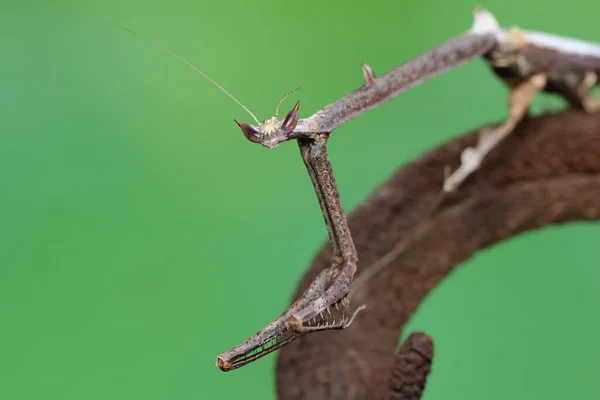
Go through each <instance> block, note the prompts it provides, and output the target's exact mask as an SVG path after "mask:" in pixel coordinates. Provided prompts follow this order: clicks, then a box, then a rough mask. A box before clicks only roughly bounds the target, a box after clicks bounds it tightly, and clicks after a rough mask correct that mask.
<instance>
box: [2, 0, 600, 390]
mask: <svg viewBox="0 0 600 400" xmlns="http://www.w3.org/2000/svg"><path fill="white" fill-rule="evenodd" d="M472 6H473V4H472V3H471V2H469V1H387V2H386V1H379V0H374V1H370V2H368V3H365V2H363V1H329V2H324V1H315V0H308V1H303V2H283V1H276V0H263V1H256V2H248V1H244V0H237V1H226V0H222V1H210V2H209V1H191V0H170V1H158V0H153V1H129V0H125V1H87V2H74V1H52V2H49V1H47V2H43V1H27V2H25V1H20V0H19V1H17V0H3V1H2V3H1V4H0V49H1V50H2V55H1V60H0V266H1V267H0V268H1V269H0V399H2V400H23V399H61V400H71V399H78V400H79V399H144V400H154V399H235V398H248V399H274V398H275V395H274V373H273V372H274V371H273V369H274V361H275V356H274V355H270V356H268V357H266V358H265V359H262V360H260V361H258V362H256V363H254V364H251V365H249V366H248V367H245V368H242V369H240V370H237V371H235V372H232V373H228V374H224V373H222V372H220V371H219V370H218V368H217V367H215V365H214V363H215V360H216V355H217V354H218V353H221V352H223V351H225V350H228V349H229V348H230V347H232V346H233V345H235V344H237V343H238V342H240V341H241V340H243V339H246V338H247V337H248V336H249V335H251V334H252V333H254V332H256V331H257V330H258V329H260V328H261V327H262V326H263V325H264V324H265V323H267V322H269V321H270V320H271V319H273V318H274V317H275V316H277V315H278V314H279V313H280V312H281V311H282V310H283V309H284V308H285V307H286V305H287V303H288V301H289V298H290V296H291V293H292V292H293V290H294V288H295V285H296V283H297V281H298V279H299V278H300V276H301V275H302V273H303V270H304V269H305V268H306V267H307V265H308V264H309V263H310V261H311V259H312V257H313V255H314V253H315V252H316V251H317V249H318V248H319V247H320V246H321V245H322V243H323V242H324V240H325V239H326V232H325V227H324V224H323V219H322V217H321V215H320V213H319V209H318V205H317V201H316V198H315V195H314V193H313V191H312V187H311V184H310V181H309V179H308V176H307V173H306V171H305V170H304V166H303V164H302V162H301V161H300V157H299V155H298V149H297V147H296V146H295V145H294V144H284V145H282V146H280V147H279V148H277V149H276V150H273V151H267V149H265V148H262V147H260V146H257V145H253V144H251V143H250V142H248V141H246V140H245V139H244V138H243V136H242V135H241V133H240V131H239V129H238V128H237V126H236V125H235V124H234V122H233V118H237V119H241V120H243V121H247V122H251V119H250V117H248V115H246V114H245V113H244V111H243V110H242V109H240V108H239V106H238V105H236V104H235V103H234V102H233V101H231V100H230V99H228V98H227V97H226V96H225V95H224V94H223V93H221V92H220V91H219V90H217V89H216V88H215V87H214V86H212V85H211V84H209V83H208V82H207V81H206V80H205V79H204V78H203V77H202V76H200V75H199V74H197V73H195V72H194V71H192V70H191V69H190V68H188V67H186V66H185V65H184V64H183V63H181V62H179V61H177V60H176V59H174V58H173V57H171V56H169V55H168V54H166V53H165V52H162V51H160V50H159V49H157V48H156V47H153V46H151V45H149V44H148V43H146V42H144V41H143V40H140V39H139V38H136V37H134V36H132V35H129V34H127V33H125V32H123V31H120V30H118V29H115V28H113V27H111V26H108V25H106V24H104V23H103V21H105V20H109V21H112V22H115V23H119V24H122V25H125V26H127V27H129V28H131V29H133V30H137V31H139V32H143V33H146V34H148V35H150V36H152V37H154V38H156V39H157V40H159V41H161V42H163V43H164V44H165V45H167V46H168V47H170V48H172V49H173V50H174V51H176V52H178V53H179V54H181V55H182V56H184V57H186V58H188V59H190V60H191V61H192V62H194V63H196V64H197V65H198V66H200V67H201V68H203V69H204V70H205V71H206V72H207V73H208V74H210V75H211V76H212V77H213V78H214V79H216V80H217V81H218V82H220V83H221V84H222V85H224V86H225V87H226V88H228V89H229V90H230V91H231V92H233V93H234V94H235V95H236V96H238V98H239V99H240V100H241V101H242V102H244V103H245V104H246V105H248V106H249V107H250V108H251V109H252V110H253V112H254V113H256V114H257V115H258V116H259V117H260V118H261V119H262V118H266V117H269V116H271V115H272V114H273V111H274V108H275V105H276V102H277V100H278V99H279V98H280V97H281V96H282V95H283V94H284V93H285V92H287V91H288V90H290V89H292V88H294V87H296V86H297V85H302V90H300V91H299V92H298V93H297V94H294V96H293V97H292V99H290V100H288V101H287V102H286V103H284V106H283V109H284V110H285V111H287V110H288V109H290V108H291V106H292V105H293V103H294V101H295V100H296V99H301V101H302V106H301V108H300V111H301V116H302V117H306V116H309V115H310V114H312V113H313V112H314V111H316V110H317V109H318V108H320V107H322V106H324V105H326V104H328V103H329V102H331V101H333V100H335V99H336V98H338V97H340V96H341V95H343V94H345V93H347V92H348V91H350V90H353V89H355V88H357V87H358V86H360V85H361V84H362V82H361V80H362V73H361V71H360V67H359V63H360V62H366V63H368V64H369V65H371V66H372V67H373V68H374V69H375V71H376V72H377V73H380V74H381V73H384V72H386V71H388V70H389V69H391V68H393V67H394V66H396V65H398V64H399V63H401V62H403V61H405V60H408V59H409V58H411V57H412V56H415V55H417V54H419V53H420V52H423V51H425V50H427V49H429V48H431V47H433V46H435V45H437V44H438V43H439V42H441V41H443V40H446V39H448V38H449V37H451V36H454V35H456V34H458V33H459V32H461V31H463V30H465V29H467V28H468V27H469V26H470V24H471V10H472ZM484 6H486V7H487V8H489V9H490V10H491V11H493V12H494V13H495V14H496V16H497V17H498V19H499V20H500V21H501V23H502V24H503V25H513V24H518V25H521V26H524V27H526V28H529V29H538V30H546V31H552V32H554V33H558V34H564V35H571V36H575V37H580V38H584V39H589V40H594V39H595V40H599V39H600V33H599V31H598V24H597V15H598V11H600V3H598V2H596V3H592V2H590V1H589V0H572V1H570V2H568V3H565V2H559V1H543V0H535V1H528V2H523V1H517V0H502V1H500V0H489V1H487V2H486V3H485V4H484ZM547 101H549V100H544V99H541V100H539V101H538V102H537V106H538V108H539V106H543V105H544V104H545V102H547ZM505 102H506V90H505V88H504V87H503V86H502V85H501V84H500V83H499V82H498V81H497V80H495V78H494V77H493V76H492V74H491V73H490V72H489V71H488V69H487V68H486V67H485V66H484V64H483V62H481V61H479V60H477V61H475V62H473V63H470V64H469V65H467V66H464V67H461V68H460V69H458V70H455V71H452V72H450V73H448V74H446V75H443V76H441V77H439V78H437V79H435V80H433V81H430V82H427V83H426V84H423V85H421V86H419V87H417V88H415V89H413V90H411V91H409V92H407V93H405V94H403V95H402V96H400V97H398V98H397V99H395V100H393V101H391V102H389V103H388V104H385V105H384V106H382V107H380V108H378V109H376V110H373V111H371V112H369V113H367V114H365V115H363V116H361V117H360V118H358V119H355V120H353V121H351V122H350V123H348V124H345V125H344V126H343V127H341V128H339V129H338V130H337V131H336V132H335V135H334V137H333V139H332V141H331V142H330V146H329V147H330V153H331V158H332V162H333V165H334V168H335V170H336V175H337V178H338V180H339V186H340V191H341V195H342V197H343V202H344V205H345V206H346V208H347V210H351V209H352V208H353V207H355V206H356V205H357V204H358V203H360V202H361V201H362V200H363V199H364V198H365V197H366V196H367V195H368V194H369V193H370V192H371V191H372V190H373V189H374V188H375V187H376V186H377V185H378V184H379V183H380V182H381V181H383V180H384V179H385V178H386V177H388V176H389V175H390V174H391V173H392V172H393V171H394V170H395V168H396V167H398V166H399V165H401V164H402V163H404V162H407V161H409V160H411V159H413V158H415V157H417V156H418V155H419V154H421V153H422V152H423V151H424V150H426V149H427V148H430V147H431V146H434V145H436V144H439V143H441V142H443V141H445V140H448V139H449V138H451V137H453V136H456V135H458V134H460V133H462V132H465V131H466V130H469V129H472V128H475V127H477V126H480V125H482V124H485V123H488V122H491V121H496V120H499V119H501V118H502V117H503V116H504V115H505V114H506V110H505ZM552 104H559V103H556V102H554V103H552ZM365 135H366V136H367V137H369V138H373V137H377V138H378V140H377V141H371V140H368V141H366V140H364V138H365ZM599 234H600V226H599V225H595V224H591V223H590V224H584V223H581V224H571V225H569V226H562V227H553V228H549V229H544V230H542V231H537V232H533V233H529V234H524V235H522V236H519V237H518V238H515V239H513V240H510V241H508V242H506V243H503V244H502V245H499V246H496V247H494V248H492V249H490V250H488V251H485V252H483V253H481V254H478V255H477V256H476V257H474V258H473V259H472V260H470V261H469V262H468V263H466V265H465V266H464V267H463V268H461V269H459V270H458V271H457V272H456V273H455V274H453V275H452V276H451V277H450V278H449V279H448V280H446V281H445V282H443V284H442V285H441V286H440V287H439V288H438V289H437V290H436V291H435V292H434V293H433V294H432V295H431V296H430V297H429V298H428V299H427V300H426V302H425V303H424V305H423V307H421V309H420V310H419V312H418V314H417V315H416V316H415V318H414V319H413V321H412V322H411V324H410V326H409V327H408V328H409V329H424V330H426V331H427V332H430V333H431V334H432V335H433V336H434V338H435V339H436V343H437V348H436V353H437V358H436V361H435V365H434V372H433V374H432V375H431V378H430V383H429V385H428V388H427V391H426V396H425V398H426V399H508V398H510V399H515V400H516V399H566V398H578V399H591V398H597V396H598V395H597V393H598V389H599V386H600V385H599V384H598V378H597V374H598V370H599V367H600V361H599V360H600V346H597V345H596V338H597V337H598V335H600V322H598V318H597V315H598V311H597V310H598V308H600V296H598V292H599V290H598V289H599V287H600V270H599V269H598V268H597V265H598V257H600V248H599V247H598V245H597V240H598V237H599Z"/></svg>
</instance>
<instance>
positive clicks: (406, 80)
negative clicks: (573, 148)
mask: <svg viewBox="0 0 600 400" xmlns="http://www.w3.org/2000/svg"><path fill="white" fill-rule="evenodd" d="M113 25H114V24H113ZM116 26H118V25H116ZM118 27H120V26H118ZM120 28H122V29H125V30H127V31H129V32H130V33H132V34H135V35H138V34H137V33H135V32H133V31H130V30H129V29H126V28H123V27H120ZM138 36H142V35H138ZM144 38H145V39H147V40H149V41H150V42H151V43H152V44H153V45H156V46H158V47H160V48H162V49H163V50H165V51H167V52H169V53H170V54H171V55H173V56H175V57H177V58H178V59H180V60H181V61H183V62H185V63H186V64H188V65H189V66H190V67H191V68H193V69H195V70H196V71H197V72H199V73H200V74H202V75H203V76H204V77H205V78H207V79H208V80H209V81H211V82H212V83H213V84H215V85H216V86H217V87H218V88H219V89H221V90H222V91H223V92H225V93H226V94H227V95H228V96H229V97H231V98H232V99H233V100H234V101H236V102H237V103H238V104H239V105H240V106H241V107H242V108H243V109H244V110H245V111H246V112H248V114H249V115H250V116H251V117H252V118H253V120H254V124H249V123H245V122H240V121H238V120H236V121H235V122H236V123H237V125H238V127H239V128H240V130H241V131H242V133H243V135H244V137H245V138H246V139H248V140H249V141H250V142H252V143H256V144H260V145H262V146H264V147H267V148H269V149H273V148H275V147H277V146H278V145H280V144H282V143H284V142H287V141H291V140H296V142H297V143H298V146H299V150H300V154H301V157H302V159H303V161H304V164H305V166H306V169H307V171H308V173H309V176H310V179H311V181H312V184H313V186H314V190H315V193H316V195H317V198H318V201H319V204H320V207H321V211H322V214H323V216H324V220H325V224H326V227H327V231H328V235H329V242H330V244H331V246H332V248H333V256H332V259H331V266H330V267H329V268H326V269H324V270H323V271H322V272H321V273H320V274H319V275H318V276H317V277H316V278H315V280H314V281H313V282H312V284H311V285H310V287H309V288H308V289H307V290H306V292H305V293H304V294H303V295H302V296H300V297H299V298H298V299H297V300H296V301H295V302H294V303H293V304H292V305H290V306H289V307H288V308H287V309H286V310H285V311H284V312H283V313H282V314H281V315H280V316H279V317H277V318H276V319H275V320H273V321H272V322H271V323H269V324H268V325H267V326H266V327H264V328H263V329H261V330H260V331H259V332H258V333H256V334H255V335H253V336H251V337H250V338H249V339H247V340H246V341H244V342H243V343H241V344H239V345H237V346H235V347H234V348H232V349H231V350H229V351H226V352H224V353H222V354H220V355H218V356H217V362H216V365H217V366H218V367H219V368H220V369H221V370H222V371H231V370H234V369H237V368H240V367H242V366H244V365H247V364H249V363H251V362H253V361H255V360H257V359H259V358H261V357H263V356H265V355H267V354H269V353H271V352H273V351H275V350H277V349H279V348H281V347H282V346H285V345H286V344H288V343H289V342H291V341H293V340H294V339H297V338H298V337H300V336H302V335H306V334H310V333H312V332H318V331H325V330H340V329H347V328H349V327H350V325H351V324H352V322H353V321H354V319H355V318H357V317H358V314H359V313H360V312H361V311H363V310H365V308H366V307H367V305H365V304H362V305H360V306H358V307H357V308H356V309H355V310H354V311H353V312H352V314H350V316H349V317H344V316H343V314H341V315H340V313H339V312H336V311H334V309H336V310H339V309H341V310H343V309H346V308H349V307H350V294H351V291H352V289H353V288H354V287H355V280H354V277H355V274H356V272H357V270H358V261H359V258H358V256H359V255H358V254H357V252H356V249H355V246H354V243H353V240H352V234H351V232H350V229H349V227H348V223H347V221H346V214H345V212H344V209H343V206H342V203H341V200H340V196H339V193H338V188H337V184H336V180H335V177H334V174H333V169H332V166H331V163H330V160H329V156H328V153H327V142H328V140H329V138H330V135H331V133H332V132H333V131H334V130H335V129H336V128H337V127H339V126H340V125H342V124H344V123H346V122H348V121H349V120H351V119H353V118H355V117H357V116H359V115H361V114H363V113H365V112H366V111H368V110H371V109H373V108H375V107H378V106H380V105H381V104H383V103H385V102H387V101H389V100H391V99H393V98H394V97H396V96H398V95H399V94H401V93H403V92H405V91H407V90H408V89H410V88H412V87H414V86H416V85H418V84H420V83H423V82H425V81H426V80H429V79H432V78H434V77H436V76H438V75H440V74H442V73H445V72H448V71H450V70H452V69H454V68H456V67H459V66H461V65H463V64H465V63H467V62H469V61H471V60H473V59H476V58H483V59H484V60H485V61H486V63H487V64H488V66H489V67H490V69H491V70H492V72H493V73H494V74H495V75H496V76H497V77H498V78H499V79H501V80H502V82H504V84H505V85H506V86H507V87H508V88H509V96H508V115H507V117H506V119H505V121H504V122H503V123H502V124H500V125H499V126H497V127H496V128H495V129H493V130H491V131H486V132H482V133H481V134H480V136H479V141H478V143H477V145H476V146H474V147H468V148H466V149H465V150H464V151H463V152H462V155H461V160H460V161H461V163H460V166H459V167H458V168H457V169H456V170H454V171H446V177H445V179H444V184H443V187H441V188H440V201H442V200H443V199H444V196H445V195H446V194H449V193H452V192H455V191H457V190H458V189H459V188H460V185H461V184H462V183H463V182H464V181H465V180H466V179H468V177H469V176H470V175H471V174H473V172H474V171H476V170H477V169H478V168H479V167H480V166H481V164H482V161H483V160H484V159H485V157H486V155H487V154H489V153H490V152H491V151H492V150H493V149H494V148H495V147H496V146H497V145H498V143H500V142H501V141H502V140H503V139H504V138H505V137H507V135H509V134H510V133H511V132H512V131H513V130H514V128H515V127H516V126H517V124H518V123H519V122H520V121H521V120H522V119H523V118H524V117H525V116H526V115H527V112H528V110H529V106H530V104H531V102H532V100H533V98H534V97H535V96H536V94H538V93H540V92H549V93H554V94H557V95H559V96H561V97H563V98H564V99H565V100H567V102H568V103H569V104H570V105H571V106H572V107H576V108H579V109H581V110H583V111H585V112H588V113H593V112H597V111H600V102H599V101H598V100H597V99H596V98H595V97H594V96H593V94H592V89H593V88H594V87H595V86H596V85H597V84H598V75H599V74H600V44H594V43H590V42H585V41H582V40H578V39H572V38H566V37H562V36H557V35H553V34H549V33H544V32H537V31H530V30H524V29H520V28H518V27H511V28H502V27H501V26H500V24H499V23H498V21H497V19H496V18H495V16H494V15H493V14H492V13H491V12H490V11H488V10H485V9H483V8H481V7H476V8H475V10H474V20H473V24H472V26H471V27H470V29H468V30H467V31H465V32H463V33H462V34H460V35H458V36H456V37H454V38H452V39H450V40H448V41H446V42H444V43H442V44H441V45H439V46H437V47H435V48H433V49H431V50H429V51H427V52H424V53H422V54H420V55H418V56H416V57H414V58H413V59H411V60H409V61H407V62H405V63H403V64H401V65H400V66H398V67H396V68H395V69H393V70H391V71H389V72H388V73H386V74H384V75H381V76H377V75H376V74H375V72H374V71H373V69H372V68H371V67H370V66H368V65H366V64H361V67H362V72H363V77H364V84H363V85H362V86H361V87H359V88H358V89H356V90H354V91H352V92H350V93H348V94H347V95H345V96H343V97H341V98H340V99H339V100H337V101H335V102H333V103H331V104H329V105H327V106H325V107H323V108H322V109H320V110H319V111H317V112H316V113H314V114H313V115H311V116H310V117H308V118H304V119H301V118H299V110H300V102H296V103H295V105H294V107H293V108H292V109H291V110H290V111H288V112H287V114H286V115H285V117H283V119H281V120H280V119H279V108H280V106H281V104H282V102H283V101H284V100H285V99H287V98H288V97H289V96H290V95H291V94H292V93H294V92H295V90H293V91H291V92H289V93H287V94H286V95H285V96H283V98H282V99H281V100H280V101H279V103H278V104H277V106H276V112H275V115H274V116H273V117H271V118H267V119H264V120H263V121H262V122H261V121H260V120H259V119H258V118H257V117H256V116H255V115H254V114H253V113H252V112H251V111H250V110H249V109H248V108H247V107H246V106H244V105H243V104H242V103H240V102H239V101H238V100H237V99H236V98H235V97H234V96H233V95H231V94H230V93H229V92H228V91H226V90H225V89H224V88H223V87H222V86H220V85H219V84H218V83H216V82H215V81H214V80H212V79H211V78H210V77H209V76H208V75H206V74H205V73H204V72H202V71H201V70H200V69H198V68H197V67H195V66H194V65H192V64H191V63H190V62H188V61H186V60H185V59H183V58H182V57H180V56H179V55H177V54H175V53H173V52H172V51H171V50H169V49H167V48H166V47H164V46H162V45H161V44H160V43H158V42H155V41H153V40H152V39H149V38H146V37H144ZM441 173H442V171H441ZM394 251H395V250H392V252H394ZM385 258H386V257H385V256H384V257H382V260H385ZM385 267H386V263H385V262H381V263H380V264H379V265H377V266H372V268H370V269H369V271H368V272H369V273H368V274H366V275H363V276H360V277H359V278H360V279H362V280H364V279H369V277H370V276H372V275H373V274H375V273H377V271H379V270H381V269H383V268H385ZM332 311H333V313H332Z"/></svg>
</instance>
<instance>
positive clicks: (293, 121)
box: [281, 101, 300, 134]
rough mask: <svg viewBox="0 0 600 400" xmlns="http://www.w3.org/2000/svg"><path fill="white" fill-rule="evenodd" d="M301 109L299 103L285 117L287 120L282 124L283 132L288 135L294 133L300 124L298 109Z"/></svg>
mask: <svg viewBox="0 0 600 400" xmlns="http://www.w3.org/2000/svg"><path fill="white" fill-rule="evenodd" d="M299 108H300V102H299V101H298V102H297V103H296V105H295V106H294V108H292V110H291V111H290V112H289V113H288V114H287V115H286V116H285V119H284V120H283V122H282V123H281V130H282V131H283V132H285V133H286V134H288V133H290V132H292V131H293V130H294V128H295V127H296V125H297V124H298V109H299Z"/></svg>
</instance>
